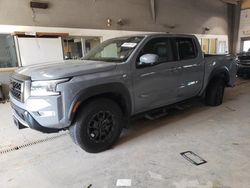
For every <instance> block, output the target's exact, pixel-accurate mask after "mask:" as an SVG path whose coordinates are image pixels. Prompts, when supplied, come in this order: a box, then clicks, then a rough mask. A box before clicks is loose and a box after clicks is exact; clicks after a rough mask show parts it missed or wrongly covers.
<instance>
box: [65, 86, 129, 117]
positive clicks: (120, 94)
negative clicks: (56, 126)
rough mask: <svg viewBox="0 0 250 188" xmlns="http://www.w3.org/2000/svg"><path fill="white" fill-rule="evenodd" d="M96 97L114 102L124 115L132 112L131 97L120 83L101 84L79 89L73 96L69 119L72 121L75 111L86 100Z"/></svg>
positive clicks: (127, 115)
mask: <svg viewBox="0 0 250 188" xmlns="http://www.w3.org/2000/svg"><path fill="white" fill-rule="evenodd" d="M96 98H108V99H111V100H113V101H114V102H116V103H117V104H118V105H119V106H120V107H121V110H122V112H123V114H124V115H125V116H126V117H129V116H130V115H131V113H132V99H131V96H130V92H129V90H128V89H127V88H126V86H124V85H123V84H121V83H108V84H101V85H96V86H92V87H89V88H86V89H84V90H82V91H80V92H79V93H78V94H77V95H76V97H75V98H74V100H73V102H72V104H71V106H70V110H69V116H68V118H69V121H71V122H73V121H74V119H75V117H76V114H77V111H78V110H79V109H80V108H81V107H82V106H84V104H86V103H87V102H88V101H90V100H94V99H96Z"/></svg>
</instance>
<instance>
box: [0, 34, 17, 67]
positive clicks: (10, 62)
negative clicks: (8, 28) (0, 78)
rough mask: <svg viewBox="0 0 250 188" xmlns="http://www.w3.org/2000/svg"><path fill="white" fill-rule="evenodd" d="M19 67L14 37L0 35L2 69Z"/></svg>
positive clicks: (0, 63) (0, 64) (0, 62)
mask: <svg viewBox="0 0 250 188" xmlns="http://www.w3.org/2000/svg"><path fill="white" fill-rule="evenodd" d="M17 66H18V62H17V56H16V48H15V42H14V38H13V36H11V35H3V34H0V68H9V67H17Z"/></svg>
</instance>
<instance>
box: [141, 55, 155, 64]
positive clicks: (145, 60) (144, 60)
mask: <svg viewBox="0 0 250 188" xmlns="http://www.w3.org/2000/svg"><path fill="white" fill-rule="evenodd" d="M158 61H159V56H158V55H156V54H144V55H142V56H141V57H140V62H139V64H138V65H139V66H152V65H154V64H156V63H157V62H158Z"/></svg>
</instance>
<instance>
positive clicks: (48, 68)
mask: <svg viewBox="0 0 250 188" xmlns="http://www.w3.org/2000/svg"><path fill="white" fill-rule="evenodd" d="M115 67H116V63H113V62H112V63H110V62H102V61H87V60H68V61H63V62H56V63H55V62H54V63H46V64H38V65H32V66H27V67H22V68H20V69H18V70H17V71H16V72H17V73H19V74H23V75H26V76H29V77H31V79H32V80H52V79H60V78H66V77H73V76H79V75H85V74H93V73H97V72H104V71H109V70H112V69H114V68H115Z"/></svg>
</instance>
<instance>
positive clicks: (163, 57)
mask: <svg viewBox="0 0 250 188" xmlns="http://www.w3.org/2000/svg"><path fill="white" fill-rule="evenodd" d="M145 54H156V55H158V56H159V62H158V63H163V62H169V61H174V60H175V56H174V53H173V47H172V43H171V40H170V39H169V38H155V39H151V40H150V41H149V42H148V43H147V44H146V45H145V46H144V47H143V49H142V50H141V52H140V55H139V56H138V62H139V59H140V57H141V56H142V55H145Z"/></svg>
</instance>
